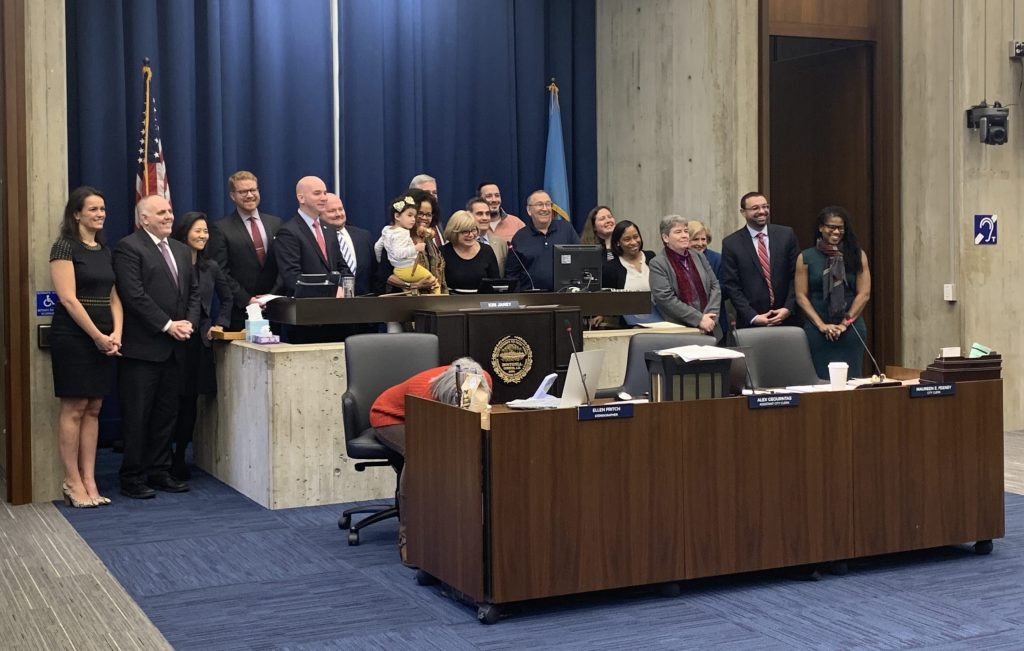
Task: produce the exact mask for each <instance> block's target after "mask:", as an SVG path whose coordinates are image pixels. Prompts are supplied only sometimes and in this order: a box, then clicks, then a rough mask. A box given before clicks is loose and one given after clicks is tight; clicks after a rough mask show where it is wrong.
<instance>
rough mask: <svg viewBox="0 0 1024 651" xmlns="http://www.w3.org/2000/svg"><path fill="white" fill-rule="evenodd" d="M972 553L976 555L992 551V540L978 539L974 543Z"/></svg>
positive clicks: (983, 554) (984, 554)
mask: <svg viewBox="0 0 1024 651" xmlns="http://www.w3.org/2000/svg"><path fill="white" fill-rule="evenodd" d="M974 553H975V554H977V555H978V556H986V555H988V554H991V553H992V541H991V540H979V541H978V542H976V543H974Z"/></svg>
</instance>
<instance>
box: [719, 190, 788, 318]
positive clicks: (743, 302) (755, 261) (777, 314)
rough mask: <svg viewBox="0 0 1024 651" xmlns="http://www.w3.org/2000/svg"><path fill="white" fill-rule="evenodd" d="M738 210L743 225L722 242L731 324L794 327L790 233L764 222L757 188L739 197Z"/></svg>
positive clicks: (764, 203)
mask: <svg viewBox="0 0 1024 651" xmlns="http://www.w3.org/2000/svg"><path fill="white" fill-rule="evenodd" d="M740 213H741V214H742V215H743V218H744V219H745V220H746V222H747V225H746V226H744V227H743V228H741V229H739V230H738V231H736V232H735V233H732V234H731V235H729V236H727V237H726V238H725V239H724V240H722V287H723V289H724V290H725V296H726V298H728V299H729V300H731V301H732V305H733V307H734V308H735V309H736V327H737V328H750V327H755V326H777V325H795V321H796V314H795V310H796V294H795V293H794V288H793V275H794V273H795V271H796V258H797V256H798V255H800V247H799V245H798V244H797V239H796V234H795V233H794V232H793V229H792V228H790V227H788V226H779V225H776V224H769V223H768V222H769V218H770V216H771V212H770V208H769V205H768V198H767V197H765V196H764V195H763V194H761V193H760V192H748V193H747V194H745V195H743V198H742V199H740Z"/></svg>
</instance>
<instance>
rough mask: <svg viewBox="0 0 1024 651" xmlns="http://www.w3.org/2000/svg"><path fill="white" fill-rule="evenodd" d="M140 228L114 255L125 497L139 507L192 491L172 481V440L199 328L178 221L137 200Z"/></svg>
mask: <svg viewBox="0 0 1024 651" xmlns="http://www.w3.org/2000/svg"><path fill="white" fill-rule="evenodd" d="M135 224H136V225H137V226H138V227H139V228H138V230H136V231H135V232H134V233H132V234H131V235H128V236H127V237H125V238H123V239H122V240H121V241H120V242H119V243H118V245H117V248H116V249H115V250H114V277H115V279H116V282H117V293H118V296H120V297H121V305H122V306H123V307H124V334H123V336H122V345H121V356H122V360H121V364H120V369H119V372H120V378H119V379H120V386H121V411H122V420H121V423H122V425H121V434H122V437H123V439H124V457H123V459H122V461H121V471H120V479H121V494H122V495H126V496H128V497H131V498H135V499H145V498H149V497H153V496H155V495H156V493H155V492H154V489H155V490H160V491H167V492H173V493H180V492H183V491H187V490H188V489H189V486H188V484H186V483H185V482H182V481H178V480H176V479H173V478H172V477H171V475H170V469H171V437H172V435H173V432H174V423H175V419H176V418H177V415H178V394H179V392H180V390H181V387H180V385H181V382H182V377H181V375H182V373H181V371H182V368H183V364H184V360H185V354H186V344H185V342H186V341H187V340H188V339H189V337H192V336H194V335H193V334H192V333H193V331H194V330H195V329H196V328H198V327H199V281H198V278H197V277H196V275H195V274H194V273H192V253H191V251H190V250H189V248H188V246H186V245H185V244H183V243H181V242H179V241H177V240H174V239H171V238H170V237H169V235H170V234H171V228H172V227H173V225H174V213H172V212H171V204H170V203H169V202H168V201H167V199H164V198H163V197H160V196H156V195H153V196H149V197H144V198H142V199H141V200H139V203H138V204H137V205H136V206H135Z"/></svg>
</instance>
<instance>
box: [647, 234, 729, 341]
mask: <svg viewBox="0 0 1024 651" xmlns="http://www.w3.org/2000/svg"><path fill="white" fill-rule="evenodd" d="M659 231H660V232H661V241H662V242H664V244H665V248H664V249H662V250H661V251H660V252H659V253H658V254H657V255H656V256H654V259H652V260H651V262H650V264H649V265H648V266H649V267H650V269H651V273H650V283H651V301H652V302H653V303H654V305H655V306H656V307H657V308H658V311H659V312H661V314H662V315H663V316H664V317H665V318H666V319H667V320H669V321H671V322H673V323H679V324H681V325H686V326H691V327H694V328H697V329H699V330H700V331H701V333H702V334H706V335H712V336H714V337H715V339H719V340H720V339H721V338H722V329H721V327H720V326H719V324H718V313H719V310H720V308H721V304H722V290H721V288H720V287H719V286H718V278H716V277H715V273H714V271H712V270H711V265H710V264H708V260H707V258H705V257H704V254H703V253H701V252H699V251H696V250H694V249H691V248H690V234H689V229H688V226H687V220H686V219H684V218H683V217H682V216H680V215H666V216H665V217H663V218H662V220H661V224H660V227H659Z"/></svg>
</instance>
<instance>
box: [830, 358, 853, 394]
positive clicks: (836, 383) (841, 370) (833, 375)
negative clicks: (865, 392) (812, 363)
mask: <svg viewBox="0 0 1024 651" xmlns="http://www.w3.org/2000/svg"><path fill="white" fill-rule="evenodd" d="M849 369H850V365H849V364H847V363H846V362H829V363H828V379H829V382H831V383H832V389H833V390H836V389H845V388H846V372H847V371H848V370H849Z"/></svg>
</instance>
